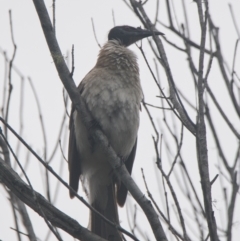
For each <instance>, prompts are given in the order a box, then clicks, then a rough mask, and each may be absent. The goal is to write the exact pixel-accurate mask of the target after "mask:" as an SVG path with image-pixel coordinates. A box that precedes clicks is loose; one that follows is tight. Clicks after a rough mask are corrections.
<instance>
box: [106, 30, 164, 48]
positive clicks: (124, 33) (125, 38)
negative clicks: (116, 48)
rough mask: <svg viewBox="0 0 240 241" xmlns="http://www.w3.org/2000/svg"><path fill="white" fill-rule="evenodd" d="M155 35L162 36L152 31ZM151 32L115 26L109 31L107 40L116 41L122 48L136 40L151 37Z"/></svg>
mask: <svg viewBox="0 0 240 241" xmlns="http://www.w3.org/2000/svg"><path fill="white" fill-rule="evenodd" d="M153 32H154V34H156V35H164V34H163V33H161V32H158V31H153ZM153 32H152V31H150V30H146V29H141V28H140V27H138V28H134V27H131V26H126V25H125V26H117V27H114V28H112V29H111V30H110V32H109V34H108V40H118V41H119V42H120V43H121V44H122V45H123V46H126V47H127V46H129V45H131V44H133V43H135V42H137V41H138V40H141V39H143V38H146V37H149V36H152V35H153Z"/></svg>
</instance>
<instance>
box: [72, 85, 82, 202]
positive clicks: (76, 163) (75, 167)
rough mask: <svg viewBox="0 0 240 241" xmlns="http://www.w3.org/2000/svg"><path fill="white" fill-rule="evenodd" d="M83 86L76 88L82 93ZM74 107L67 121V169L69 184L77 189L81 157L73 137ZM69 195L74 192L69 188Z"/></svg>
mask: <svg viewBox="0 0 240 241" xmlns="http://www.w3.org/2000/svg"><path fill="white" fill-rule="evenodd" d="M83 88H84V84H83V82H81V83H80V85H79V86H78V90H79V92H80V94H81V93H82V91H83ZM74 111H76V110H75V108H74V106H73V105H72V110H71V114H70V121H69V130H70V134H69V142H68V169H69V186H70V187H71V188H73V189H74V191H76V192H77V191H78V184H79V178H80V175H81V158H80V155H79V151H78V150H77V144H76V143H77V142H76V137H75V126H74V120H73V113H74ZM69 195H70V197H71V198H73V197H74V193H73V192H72V191H71V190H69Z"/></svg>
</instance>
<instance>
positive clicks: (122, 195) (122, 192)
mask: <svg viewBox="0 0 240 241" xmlns="http://www.w3.org/2000/svg"><path fill="white" fill-rule="evenodd" d="M136 149H137V139H136V141H135V144H134V146H133V148H132V151H131V153H130V155H129V156H128V158H127V160H126V161H125V165H126V168H127V170H128V172H129V174H130V175H131V172H132V167H133V162H134V159H135V154H136ZM127 192H128V190H127V188H126V187H125V186H124V184H123V183H122V182H121V183H120V184H119V185H117V202H118V205H119V206H121V207H123V205H124V204H125V201H126V198H127Z"/></svg>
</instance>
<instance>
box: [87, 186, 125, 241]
mask: <svg viewBox="0 0 240 241" xmlns="http://www.w3.org/2000/svg"><path fill="white" fill-rule="evenodd" d="M107 195H108V201H107V205H106V208H105V209H101V208H100V207H99V205H98V203H97V201H95V202H93V203H92V206H93V207H94V208H95V209H96V210H97V211H98V212H100V213H101V214H102V215H104V216H105V217H106V218H107V219H109V220H110V221H112V222H113V223H116V224H119V219H118V210H117V202H116V197H115V186H114V183H113V182H112V184H111V185H109V186H108V188H107ZM90 218H91V219H90V230H91V231H92V232H93V233H95V234H97V235H98V236H100V237H102V238H104V239H106V240H110V241H122V240H123V239H122V234H121V233H120V232H119V231H118V230H117V229H116V228H115V227H114V226H112V225H110V224H108V223H106V222H105V221H104V220H103V218H102V217H100V216H99V215H98V214H96V213H95V212H93V211H91V217H90Z"/></svg>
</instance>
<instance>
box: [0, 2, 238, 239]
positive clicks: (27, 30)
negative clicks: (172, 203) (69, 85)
mask: <svg viewBox="0 0 240 241" xmlns="http://www.w3.org/2000/svg"><path fill="white" fill-rule="evenodd" d="M162 2H163V1H160V6H159V9H160V11H159V16H160V19H161V21H162V22H165V23H167V17H166V8H165V5H164V4H163V3H162ZM174 2H176V5H175V8H176V11H177V14H178V10H179V9H180V7H181V5H178V4H180V1H174ZM45 3H46V7H47V9H48V12H49V14H52V7H51V5H52V2H51V1H45ZM185 3H186V7H187V9H188V14H189V18H190V19H191V21H190V28H191V39H192V40H194V41H196V42H198V43H199V36H200V35H199V25H198V16H197V11H196V5H195V4H194V3H193V1H190V0H189V1H185ZM228 3H232V4H233V9H234V11H235V15H236V17H237V22H238V23H240V18H239V16H240V14H239V11H240V2H239V1H236V0H235V1H233V0H232V1H225V0H222V1H219V0H211V1H210V10H211V12H210V13H211V14H212V16H213V20H214V21H215V24H216V25H217V26H220V27H221V31H220V37H221V43H222V44H223V46H227V47H226V48H225V49H224V56H225V57H226V60H227V61H228V64H229V65H230V66H231V64H232V58H233V52H234V46H235V42H236V39H237V34H236V31H235V29H234V27H233V24H232V20H231V16H230V12H229V8H228ZM145 7H146V9H147V12H148V13H149V16H151V18H152V19H154V16H155V8H156V2H155V1H152V0H151V1H150V0H149V1H148V3H147V4H146V5H145ZM9 10H11V11H12V20H13V31H14V39H15V42H16V44H17V53H16V57H15V60H14V66H16V68H17V69H18V70H19V71H20V72H21V73H22V74H23V76H24V78H25V79H24V81H25V87H24V109H23V110H21V111H20V110H19V105H20V101H19V100H20V88H21V79H20V77H19V75H18V74H16V72H13V77H12V81H13V94H12V99H11V105H10V117H9V124H10V125H11V126H13V127H14V128H15V129H16V130H17V131H18V130H19V118H20V116H21V114H22V115H23V117H24V129H23V134H22V135H23V137H24V138H25V140H26V141H27V142H28V143H29V144H30V145H31V146H32V147H33V148H34V149H35V150H36V151H37V152H38V153H39V154H40V156H43V146H44V144H43V135H42V131H41V126H40V122H39V117H38V111H37V104H36V101H35V99H34V96H33V93H32V91H31V88H30V85H29V82H28V80H27V77H30V78H31V79H32V81H33V83H34V86H35V88H36V90H37V93H38V97H39V100H40V104H41V109H42V114H43V120H44V123H45V127H46V133H47V145H48V153H47V156H48V157H49V156H50V154H51V152H52V149H53V147H54V145H55V143H56V140H57V136H58V132H59V128H60V125H61V120H62V116H63V113H64V109H65V108H64V102H63V98H62V88H63V87H62V84H61V81H60V80H59V77H58V74H57V71H56V69H55V66H54V64H53V61H52V58H51V55H50V53H49V50H48V47H47V44H46V41H45V38H44V35H43V32H42V29H41V25H40V23H39V19H38V16H37V13H36V11H35V8H34V5H33V3H32V1H27V0H18V1H16V0H8V1H4V0H0V33H1V34H0V48H1V51H2V50H4V51H6V53H7V56H8V57H9V58H10V57H11V55H12V53H13V46H12V43H11V35H10V26H9V13H8V11H9ZM113 15H114V18H113ZM91 19H93V21H94V24H95V30H96V35H97V39H98V41H99V43H100V45H101V46H102V45H103V44H104V43H105V42H106V40H107V34H108V32H109V30H110V29H111V28H112V27H113V26H114V21H113V19H114V20H115V24H116V25H131V26H141V23H140V21H139V20H138V19H137V18H136V17H135V15H134V13H132V11H131V10H130V9H129V8H128V7H127V6H126V4H125V3H124V2H123V1H120V0H118V1H111V0H104V1H98V0H92V1H79V0H68V1H66V0H65V1H64V0H58V1H56V36H57V39H58V41H59V45H60V48H61V50H62V53H63V54H64V55H65V56H66V57H67V56H68V53H69V52H70V51H71V47H72V45H73V44H74V56H75V57H74V59H75V72H74V80H75V82H76V84H77V85H78V84H79V82H80V81H81V79H82V78H83V77H84V76H85V75H86V74H87V73H88V71H89V70H90V69H91V68H92V67H93V66H94V65H95V62H96V59H97V55H98V51H99V46H98V44H97V43H96V40H95V37H94V34H93V29H92V21H91ZM178 21H179V22H180V23H181V22H183V14H182V10H181V11H179V14H178ZM158 27H159V30H160V31H161V32H164V33H165V34H166V36H167V37H168V38H169V39H171V40H172V41H175V40H176V43H179V44H182V42H181V41H180V40H179V39H177V37H175V36H174V35H173V34H172V33H170V32H169V31H167V30H166V29H165V28H164V27H161V26H160V25H158ZM174 38H175V39H174ZM142 44H143V47H144V51H145V53H146V56H147V58H148V59H149V62H150V64H151V66H153V68H154V62H153V56H152V53H151V51H150V48H149V47H148V46H147V45H148V44H147V40H143V42H142ZM164 47H165V48H166V52H167V55H168V60H169V62H170V64H171V67H172V71H173V75H174V78H175V81H177V85H178V87H179V88H180V89H181V90H184V91H185V90H189V91H188V92H187V95H188V97H189V98H190V99H191V101H192V102H193V103H195V91H194V86H193V84H192V81H189V80H188V79H189V78H190V74H189V73H188V72H187V70H186V71H185V69H184V68H186V66H187V62H186V56H184V55H183V54H178V53H177V54H176V51H175V52H174V49H173V48H171V47H169V46H168V45H167V44H166V43H164ZM130 48H131V49H132V50H133V51H134V52H135V53H136V54H137V55H138V58H139V64H140V72H141V82H142V87H143V91H144V95H145V98H146V101H147V102H149V103H152V104H157V105H160V102H159V99H158V98H156V95H158V94H159V92H158V90H157V89H156V86H155V84H154V81H153V79H152V77H151V75H150V73H149V70H148V69H147V67H146V65H145V64H144V60H143V57H142V56H141V54H140V51H139V50H138V48H137V47H136V46H135V45H133V46H131V47H130ZM237 56H238V60H237V61H238V62H237V64H238V65H236V66H239V59H240V58H239V51H238V55H237ZM196 58H197V56H196ZM66 61H67V62H68V63H69V64H70V66H71V59H70V58H68V59H66ZM4 68H5V67H4V58H3V56H2V55H0V103H1V106H2V93H3V80H4ZM238 68H239V67H238ZM160 70H162V69H161V68H160ZM160 77H161V80H162V83H163V86H162V87H163V89H164V91H165V93H168V92H167V91H168V85H167V82H166V76H165V74H164V73H163V71H162V72H161V71H160ZM219 78H220V77H219V75H218V74H217V73H216V75H214V73H213V74H212V75H211V81H212V83H215V81H218V79H219ZM217 88H218V96H219V97H220V103H221V105H222V106H223V107H224V108H226V109H228V102H227V101H226V100H224V99H221V95H222V94H223V93H225V91H226V90H225V85H224V84H222V82H219V84H217ZM152 113H153V116H154V118H155V120H156V121H157V123H160V120H162V116H161V113H160V112H159V111H154V112H152ZM191 118H192V119H193V120H195V116H194V115H192V116H191ZM233 123H234V125H235V127H237V129H238V130H239V126H240V125H239V122H238V119H237V118H235V117H234V116H233ZM0 126H2V125H1V124H0ZM177 126H178V133H177V135H178V136H179V130H180V129H179V124H177ZM66 127H67V123H66ZM164 128H166V127H164ZM224 128H225V127H223V129H224ZM223 131H224V130H223ZM166 132H167V131H166ZM153 134H154V131H153V129H152V127H151V124H150V121H149V119H148V118H147V115H146V113H145V111H142V113H141V126H140V130H139V138H138V151H137V155H136V161H135V165H134V169H133V177H134V179H135V180H136V182H137V183H138V184H139V185H140V187H141V189H142V191H143V192H144V193H146V192H145V188H144V185H143V181H142V177H141V170H140V168H141V167H143V168H144V170H145V174H146V178H147V180H148V181H149V183H150V186H151V191H152V193H153V194H156V199H157V200H158V201H159V200H160V196H159V195H157V193H158V192H159V186H158V185H157V184H156V179H155V165H154V157H155V153H154V148H153V145H152V135H153ZM184 135H186V138H188V144H187V145H185V146H183V151H184V158H186V160H187V161H188V162H187V163H188V167H189V169H190V170H191V174H192V177H195V182H196V185H198V187H200V183H199V180H200V179H199V175H198V169H197V161H196V153H195V141H194V138H193V137H192V135H191V134H189V132H188V131H187V130H186V129H185V130H184ZM10 141H11V144H12V145H13V146H14V147H15V146H16V143H17V141H16V140H15V138H13V137H12V136H10ZM67 141H68V133H66V135H65V136H64V135H63V136H62V143H63V145H64V143H65V144H66V143H67ZM236 144H237V143H236V141H235V139H234V138H232V137H229V141H228V143H226V145H225V146H224V148H226V150H227V151H228V152H229V155H230V156H231V157H234V155H235V152H233V151H232V149H231V147H232V146H234V147H235V146H236ZM65 147H66V145H65ZM228 148H229V149H228ZM208 149H209V155H210V157H211V158H212V159H211V160H214V161H212V162H211V163H210V169H211V177H214V176H215V175H216V173H217V169H216V168H215V164H216V160H217V155H216V152H215V146H214V144H213V143H212V142H211V139H210V140H209V146H208ZM234 150H235V149H234ZM64 153H65V155H67V148H65V149H64ZM20 156H21V158H22V160H21V161H22V163H23V164H24V159H25V158H26V151H25V150H24V148H22V149H21V152H20ZM60 159H61V155H60V152H59V154H58V155H57V156H56V157H55V159H54V161H53V162H52V163H51V166H52V167H53V168H56V170H59V168H60V164H59V160H60ZM63 168H64V171H63V173H62V178H64V179H65V180H66V181H67V180H68V171H67V164H66V163H65V162H64V166H63ZM27 173H28V175H29V177H30V180H31V182H32V184H33V187H34V188H35V189H36V190H37V191H38V192H40V193H42V194H44V193H45V190H44V184H43V181H42V178H41V175H44V170H43V168H42V167H41V165H40V164H39V163H38V161H37V160H36V159H34V158H33V157H32V156H30V163H29V166H28V170H27ZM51 183H52V186H51V187H52V188H54V187H55V185H56V183H57V181H56V180H55V178H54V177H51ZM198 192H199V194H201V190H200V189H199V190H198ZM80 194H81V195H83V196H84V194H83V192H82V190H80ZM6 197H7V194H6V192H5V190H4V188H3V187H0V203H1V205H0V240H3V241H8V240H16V236H15V232H14V231H13V230H11V229H10V227H14V223H13V219H12V211H11V208H10V205H9V203H8V201H7V199H6ZM213 199H214V200H217V204H216V209H215V210H214V211H215V212H217V214H216V215H217V217H220V216H221V215H223V214H222V213H221V206H222V205H223V200H222V197H221V195H220V194H218V193H214V196H213ZM129 202H131V203H133V200H130V198H129ZM56 206H57V207H58V208H59V209H60V210H62V211H63V212H66V213H67V214H68V215H70V216H71V217H73V218H74V219H76V220H77V221H78V222H79V223H80V224H81V225H83V226H85V227H86V226H87V223H88V219H87V218H86V217H87V215H88V210H87V209H86V208H85V207H84V206H83V205H82V204H81V203H80V202H79V201H78V200H75V199H74V200H70V198H69V196H68V190H66V188H64V187H61V188H60V193H59V197H58V201H57V202H56ZM160 206H161V205H160ZM182 208H183V210H186V209H187V208H188V207H187V206H186V205H185V204H184V203H182ZM238 208H239V207H238ZM163 209H164V204H163ZM238 211H239V210H238ZM30 215H31V218H32V220H33V224H34V226H35V225H36V223H37V226H38V227H40V226H41V229H40V228H37V229H36V232H37V236H39V237H41V238H42V240H43V239H44V237H45V234H44V235H43V234H42V230H44V233H46V230H47V226H46V224H45V223H44V221H42V219H41V218H39V217H38V215H36V214H35V213H34V212H30ZM3 217H4V218H3ZM139 217H140V218H141V219H140V218H139V220H141V222H142V223H144V224H145V223H146V222H145V221H143V220H145V217H144V215H143V214H142V212H141V211H140V212H139ZM120 220H121V221H122V223H121V224H124V225H123V226H124V227H125V228H127V229H128V230H129V228H128V224H127V221H126V209H125V208H123V209H120ZM237 221H238V222H239V218H238V219H237ZM176 222H177V221H176ZM146 225H147V224H146ZM237 228H238V230H239V225H237ZM144 229H145V225H144ZM165 229H167V227H165ZM146 230H147V228H146ZM148 235H149V236H150V237H151V238H152V234H151V231H149V230H148ZM63 237H67V234H66V235H65V234H63ZM235 238H236V239H235V240H238V237H235ZM23 240H27V239H25V238H23ZM51 240H55V238H54V237H53V236H52V237H51Z"/></svg>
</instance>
